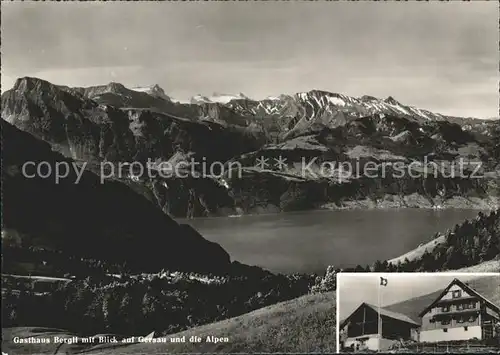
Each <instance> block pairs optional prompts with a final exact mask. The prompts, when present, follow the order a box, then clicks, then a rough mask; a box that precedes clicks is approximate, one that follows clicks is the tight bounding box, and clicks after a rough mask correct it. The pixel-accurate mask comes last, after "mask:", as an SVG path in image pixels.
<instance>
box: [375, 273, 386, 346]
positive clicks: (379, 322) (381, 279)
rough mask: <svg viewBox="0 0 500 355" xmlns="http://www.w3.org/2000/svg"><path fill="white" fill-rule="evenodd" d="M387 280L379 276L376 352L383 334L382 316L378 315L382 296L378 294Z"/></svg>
mask: <svg viewBox="0 0 500 355" xmlns="http://www.w3.org/2000/svg"><path fill="white" fill-rule="evenodd" d="M387 283H388V281H387V279H386V278H384V277H382V276H380V284H379V287H378V325H377V328H378V329H377V330H378V337H379V346H378V352H380V345H381V340H382V337H383V332H382V325H383V324H382V316H381V314H380V309H381V308H382V295H381V293H380V288H381V286H383V287H386V286H387Z"/></svg>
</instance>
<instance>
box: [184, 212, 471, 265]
mask: <svg viewBox="0 0 500 355" xmlns="http://www.w3.org/2000/svg"><path fill="white" fill-rule="evenodd" d="M478 212H479V211H477V210H456V209H448V210H425V209H401V210H349V211H346V210H342V211H308V212H298V213H295V212H293V213H282V214H267V215H254V216H242V217H236V218H235V217H219V218H198V219H191V220H182V221H181V220H179V222H183V223H188V224H190V225H192V226H193V227H194V228H196V229H197V230H198V231H199V232H200V233H201V234H202V235H203V236H204V237H205V238H206V239H208V240H211V241H214V242H217V243H219V244H220V245H221V246H222V247H223V248H224V249H225V250H226V251H227V252H228V253H229V255H230V256H231V259H232V260H238V261H239V262H242V263H245V264H249V265H257V266H261V267H263V268H266V269H268V270H270V271H273V272H282V273H293V272H308V273H309V272H324V270H325V268H326V267H327V266H328V265H334V266H335V267H351V266H352V267H354V266H356V265H357V264H361V265H363V266H366V265H367V264H372V263H373V262H374V261H375V260H377V259H378V260H387V259H391V258H394V257H397V256H399V255H402V254H404V253H406V252H408V251H410V250H411V249H413V248H415V247H417V246H418V245H419V244H420V243H422V242H423V241H428V240H429V239H430V238H431V237H432V236H433V235H434V234H435V233H436V232H444V231H445V230H446V229H448V228H451V227H453V226H454V225H455V224H457V223H460V222H462V221H463V220H465V219H466V218H474V217H476V216H477V214H478Z"/></svg>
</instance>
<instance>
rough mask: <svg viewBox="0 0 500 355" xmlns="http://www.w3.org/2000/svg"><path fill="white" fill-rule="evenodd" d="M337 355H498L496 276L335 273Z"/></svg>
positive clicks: (499, 281) (499, 278)
mask: <svg viewBox="0 0 500 355" xmlns="http://www.w3.org/2000/svg"><path fill="white" fill-rule="evenodd" d="M337 302H338V304H337V310H338V313H337V317H338V327H337V336H338V352H341V353H344V352H355V353H369V352H379V351H383V352H391V353H408V352H411V353H415V352H417V353H449V352H452V353H499V352H500V273H450V272H442V273H339V274H338V275H337Z"/></svg>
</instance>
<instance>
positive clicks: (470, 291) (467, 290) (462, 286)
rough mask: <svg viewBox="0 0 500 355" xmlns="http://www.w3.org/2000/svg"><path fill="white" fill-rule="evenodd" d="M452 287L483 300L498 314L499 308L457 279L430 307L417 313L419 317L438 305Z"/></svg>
mask: <svg viewBox="0 0 500 355" xmlns="http://www.w3.org/2000/svg"><path fill="white" fill-rule="evenodd" d="M453 285H458V286H460V287H461V288H462V289H463V290H465V291H466V292H467V293H470V294H472V295H474V296H476V297H478V298H480V299H481V300H483V301H484V302H486V303H487V304H488V305H489V306H490V307H491V308H493V309H494V310H496V311H497V312H500V307H499V306H497V305H496V304H494V303H493V302H491V301H489V300H488V299H486V298H485V297H484V296H483V295H481V294H480V293H479V292H477V291H476V290H474V289H473V288H471V287H470V286H469V285H467V284H466V283H464V282H462V281H460V280H459V279H453V281H451V282H450V284H449V285H448V286H447V287H446V288H445V289H444V290H443V292H441V293H440V295H439V296H438V297H437V298H436V299H435V300H434V302H432V303H431V304H430V305H428V306H427V307H426V308H425V309H424V310H423V311H422V312H420V313H419V317H423V316H424V314H426V313H427V312H428V311H429V309H431V308H432V307H434V305H435V304H436V303H438V302H439V301H440V300H441V298H443V296H444V295H446V293H447V292H448V291H449V290H450V288H451V287H452V286H453Z"/></svg>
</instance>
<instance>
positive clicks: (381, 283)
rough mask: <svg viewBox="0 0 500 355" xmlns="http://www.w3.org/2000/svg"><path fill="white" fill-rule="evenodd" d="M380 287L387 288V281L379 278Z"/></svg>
mask: <svg viewBox="0 0 500 355" xmlns="http://www.w3.org/2000/svg"><path fill="white" fill-rule="evenodd" d="M380 286H387V279H385V278H383V277H380Z"/></svg>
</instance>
